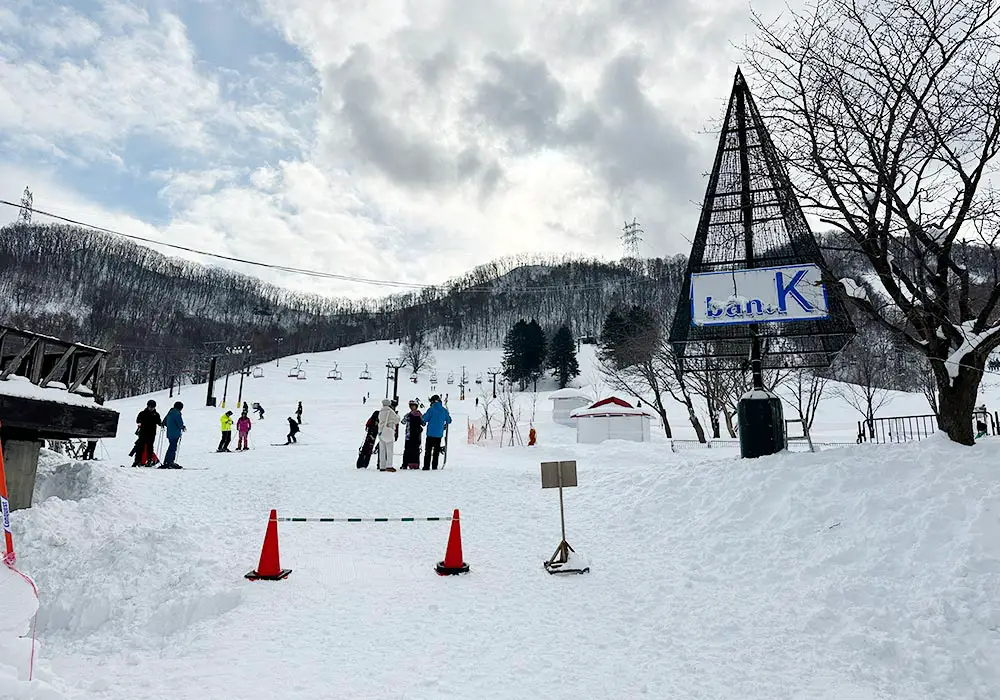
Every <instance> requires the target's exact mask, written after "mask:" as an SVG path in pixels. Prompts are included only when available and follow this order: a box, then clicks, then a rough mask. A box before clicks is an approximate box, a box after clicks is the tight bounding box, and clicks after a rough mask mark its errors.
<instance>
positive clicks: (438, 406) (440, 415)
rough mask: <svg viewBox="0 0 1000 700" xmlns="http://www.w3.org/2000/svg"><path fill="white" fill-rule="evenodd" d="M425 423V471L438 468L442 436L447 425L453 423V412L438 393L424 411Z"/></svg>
mask: <svg viewBox="0 0 1000 700" xmlns="http://www.w3.org/2000/svg"><path fill="white" fill-rule="evenodd" d="M423 423H424V425H426V426H427V442H426V443H424V471H427V470H429V469H437V468H438V457H440V456H441V438H443V437H444V429H445V426H446V425H448V424H449V423H451V414H450V413H448V409H447V408H445V407H444V405H443V404H442V403H441V397H440V396H438V395H437V394H434V396H432V397H431V405H430V406H429V407H428V408H427V410H426V411H424V420H423Z"/></svg>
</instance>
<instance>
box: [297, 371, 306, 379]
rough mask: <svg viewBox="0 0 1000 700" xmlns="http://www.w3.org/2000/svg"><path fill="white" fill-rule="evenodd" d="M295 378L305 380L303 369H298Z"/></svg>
mask: <svg viewBox="0 0 1000 700" xmlns="http://www.w3.org/2000/svg"><path fill="white" fill-rule="evenodd" d="M295 378H296V379H305V378H306V371H305V370H304V369H300V370H299V371H298V373H297V374H296V375H295Z"/></svg>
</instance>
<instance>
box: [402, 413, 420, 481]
mask: <svg viewBox="0 0 1000 700" xmlns="http://www.w3.org/2000/svg"><path fill="white" fill-rule="evenodd" d="M418 406H419V402H418V401H417V400H416V399H411V400H410V412H409V413H407V414H406V415H405V416H403V420H402V422H403V424H404V425H405V426H406V432H405V437H404V438H403V469H420V438H421V437H422V436H423V432H424V417H423V415H421V413H420V409H419V408H418Z"/></svg>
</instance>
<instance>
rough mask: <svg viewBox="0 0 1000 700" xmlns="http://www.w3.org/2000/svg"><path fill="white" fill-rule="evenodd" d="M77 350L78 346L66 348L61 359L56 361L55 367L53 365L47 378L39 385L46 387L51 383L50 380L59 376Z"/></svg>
mask: <svg viewBox="0 0 1000 700" xmlns="http://www.w3.org/2000/svg"><path fill="white" fill-rule="evenodd" d="M75 352H76V346H75V345H70V346H69V349H68V350H66V352H64V353H63V354H62V357H60V358H59V361H58V362H56V364H55V367H53V368H52V370H51V371H50V372H49V373H48V374H47V375H45V378H44V379H43V380H42V382H41V383H40V384H39V385H38V386H40V387H42V388H43V389H44V388H45V387H47V386H48V385H49V382H51V381H52V380H54V379H55V378H56V377H57V376H59V374H60V373H61V372H62V371H63V369H65V367H66V363H68V362H69V360H70V358H71V357H73V353H75Z"/></svg>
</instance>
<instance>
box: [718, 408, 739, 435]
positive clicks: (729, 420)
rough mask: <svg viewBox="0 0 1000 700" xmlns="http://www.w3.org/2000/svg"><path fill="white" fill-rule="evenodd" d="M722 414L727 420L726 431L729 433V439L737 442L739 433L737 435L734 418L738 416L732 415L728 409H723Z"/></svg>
mask: <svg viewBox="0 0 1000 700" xmlns="http://www.w3.org/2000/svg"><path fill="white" fill-rule="evenodd" d="M722 413H723V415H724V416H725V418H726V430H728V431H729V437H731V438H733V439H734V440H735V439H736V437H737V433H736V425H735V424H734V423H733V416H734V415H736V414H735V413H730V412H729V409H728V408H726V409H723V412H722Z"/></svg>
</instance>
